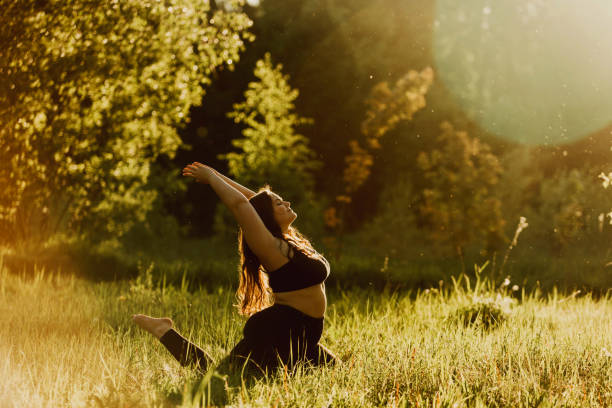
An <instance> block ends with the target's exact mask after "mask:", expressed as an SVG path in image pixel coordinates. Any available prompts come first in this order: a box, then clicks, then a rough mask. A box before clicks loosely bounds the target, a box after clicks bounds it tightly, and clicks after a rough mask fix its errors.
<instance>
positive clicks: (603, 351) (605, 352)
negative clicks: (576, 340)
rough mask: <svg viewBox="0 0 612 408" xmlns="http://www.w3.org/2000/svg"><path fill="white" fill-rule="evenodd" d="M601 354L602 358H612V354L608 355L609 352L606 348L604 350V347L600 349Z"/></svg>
mask: <svg viewBox="0 0 612 408" xmlns="http://www.w3.org/2000/svg"><path fill="white" fill-rule="evenodd" d="M601 354H603V355H604V357H612V353H610V352H609V351H608V349H607V348H605V347H602V348H601Z"/></svg>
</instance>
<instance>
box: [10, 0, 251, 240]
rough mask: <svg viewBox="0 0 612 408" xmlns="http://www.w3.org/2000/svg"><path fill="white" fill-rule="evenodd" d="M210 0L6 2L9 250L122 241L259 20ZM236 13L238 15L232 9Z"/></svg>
mask: <svg viewBox="0 0 612 408" xmlns="http://www.w3.org/2000/svg"><path fill="white" fill-rule="evenodd" d="M232 4H233V5H234V7H233V8H231V7H230V8H227V7H226V8H225V10H212V9H211V8H210V6H209V2H208V1H206V0H170V1H166V2H159V1H153V0H125V1H114V0H108V1H103V2H94V3H92V2H89V1H85V0H74V1H71V2H64V1H60V0H45V1H34V0H26V1H20V2H13V1H7V0H0V8H2V10H3V14H2V17H0V19H1V20H0V43H2V44H3V47H2V49H0V77H1V80H0V184H1V185H2V186H3V188H2V190H0V241H3V242H5V243H12V244H13V245H17V244H19V243H22V244H23V243H32V240H33V238H35V237H38V238H39V239H40V241H44V240H45V239H47V238H48V237H49V236H51V235H53V234H54V233H55V232H57V231H64V232H66V231H72V232H73V233H79V234H86V235H89V236H103V235H105V234H113V235H121V234H122V233H124V232H126V231H127V230H128V229H129V228H130V226H131V225H132V224H133V223H134V222H135V221H137V220H142V219H143V218H144V216H145V214H146V212H147V210H148V208H149V207H150V206H151V203H152V201H153V200H154V198H155V196H156V192H155V191H152V190H148V189H147V187H146V186H147V181H148V178H149V174H150V166H151V163H153V162H154V161H155V160H156V158H158V157H160V156H162V155H163V156H167V157H170V158H171V157H173V155H174V153H175V151H176V150H177V148H178V147H179V146H180V145H181V140H180V139H179V137H178V136H177V133H176V128H177V126H179V125H180V124H182V123H184V122H185V120H186V118H187V115H188V113H189V108H190V107H191V106H193V105H197V104H199V103H200V102H201V99H202V96H203V93H204V90H203V87H202V86H203V85H207V84H209V83H210V81H211V79H210V78H211V75H212V74H213V73H214V71H215V70H217V69H220V68H221V67H223V66H228V67H229V68H230V69H231V68H232V66H233V63H234V61H236V60H237V59H238V57H239V52H240V51H241V50H242V49H243V48H244V41H245V40H250V39H251V35H250V34H249V33H248V31H247V30H248V27H250V25H251V20H250V19H249V18H248V17H247V16H246V15H245V14H243V13H242V12H241V11H240V5H241V2H239V1H236V2H233V3H232ZM226 10H234V11H226Z"/></svg>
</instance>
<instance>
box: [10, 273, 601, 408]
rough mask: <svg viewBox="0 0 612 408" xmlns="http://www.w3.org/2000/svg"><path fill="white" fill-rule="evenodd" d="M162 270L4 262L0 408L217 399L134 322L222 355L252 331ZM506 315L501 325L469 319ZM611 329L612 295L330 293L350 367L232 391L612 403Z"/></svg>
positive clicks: (205, 293) (227, 307) (488, 402)
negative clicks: (153, 324)
mask: <svg viewBox="0 0 612 408" xmlns="http://www.w3.org/2000/svg"><path fill="white" fill-rule="evenodd" d="M153 276H154V274H153V271H152V270H151V269H150V268H141V270H140V272H139V276H138V278H136V279H134V280H131V281H124V282H102V283H91V282H87V281H83V280H79V279H76V278H71V277H69V276H65V275H62V276H60V275H58V274H54V273H50V272H47V271H44V270H37V271H36V273H35V274H34V275H33V276H32V275H30V276H27V277H26V276H19V275H14V274H9V273H8V272H7V269H6V268H4V267H3V266H1V265H0V311H1V312H2V313H1V314H0V378H2V381H0V406H2V407H25V406H27V407H39V406H40V407H42V406H45V407H47V406H53V407H61V406H74V407H81V406H82V407H90V406H100V407H114V406H121V407H126V406H127V407H129V406H135V407H136V406H144V407H159V406H182V407H192V406H202V405H206V403H207V402H209V403H213V402H214V401H215V400H214V398H216V397H215V394H214V392H217V391H215V390H213V392H212V393H211V392H209V390H210V387H209V385H210V383H214V381H213V380H215V378H217V377H210V376H208V377H204V378H203V380H202V378H200V377H199V376H198V375H197V373H196V372H195V371H194V370H192V369H189V368H182V367H180V366H179V365H178V363H177V362H176V361H175V360H174V359H173V358H172V357H171V356H170V354H169V353H168V352H167V351H165V349H164V348H163V346H161V344H159V343H158V342H157V340H155V339H154V338H153V337H152V336H150V335H148V334H146V333H145V332H143V331H141V330H139V329H137V328H136V327H135V326H134V325H133V324H132V323H131V320H130V316H131V314H132V313H148V314H152V315H156V316H162V315H163V316H171V317H172V318H173V320H174V321H175V324H176V326H177V329H178V330H179V331H180V332H181V333H182V334H184V335H186V336H187V337H190V338H191V339H193V340H194V341H195V342H196V343H198V344H199V345H201V346H202V347H203V348H204V349H205V350H206V351H208V352H209V353H210V354H211V355H212V357H213V358H214V359H216V360H220V359H222V358H223V356H224V355H225V354H226V353H227V352H228V351H229V350H230V349H231V347H232V346H233V345H234V344H235V342H237V341H238V340H239V338H240V331H241V328H242V325H243V324H244V320H243V319H242V318H241V317H239V316H238V315H237V314H236V313H235V311H234V309H233V308H232V303H233V301H234V299H233V293H232V292H231V291H230V290H228V289H226V288H223V287H220V288H218V289H216V290H211V289H206V288H201V289H195V288H192V289H191V290H188V289H189V285H187V283H186V282H183V284H182V285H180V284H177V285H167V284H164V282H163V281H158V280H156V279H154V278H153ZM483 305H486V306H487V307H482V306H483ZM497 306H499V308H496V307H497ZM498 312H499V313H500V315H497V316H502V315H503V317H504V318H503V319H501V318H498V319H496V320H495V321H496V322H497V323H496V324H494V325H491V326H486V325H485V324H484V323H483V322H484V320H483V319H480V320H479V319H469V318H468V319H462V318H460V317H461V316H462V314H464V313H470V314H474V313H476V315H480V317H482V315H483V314H485V313H498ZM458 317H459V318H458ZM611 322H612V302H611V299H610V295H609V293H608V294H607V295H605V296H601V297H599V298H597V299H593V298H592V297H591V296H590V295H589V294H576V293H574V294H564V293H560V292H551V294H550V295H546V296H544V295H542V294H541V293H540V292H538V291H533V292H530V293H526V292H525V291H524V290H518V291H512V290H511V285H504V286H502V287H496V286H494V285H493V284H492V283H491V282H490V281H488V280H486V279H477V280H474V279H471V280H470V279H468V278H466V277H460V278H457V279H455V281H454V284H452V285H445V286H441V287H437V288H431V289H429V290H425V291H419V292H417V293H412V294H410V293H403V294H402V293H398V292H392V291H389V290H386V291H383V292H377V291H372V290H364V289H353V290H350V291H337V292H334V291H332V292H331V293H329V308H328V312H327V319H326V329H325V333H324V338H323V342H324V343H325V344H326V345H327V346H328V347H330V348H331V349H332V350H334V351H335V352H336V353H337V354H338V355H339V356H340V357H341V358H342V360H343V363H342V364H339V365H336V366H334V367H326V368H318V369H312V370H308V369H298V370H297V371H296V372H295V373H294V374H292V375H291V374H287V373H285V372H284V371H283V370H279V372H278V373H277V375H274V376H270V377H266V378H262V379H258V380H255V381H253V382H250V383H249V382H240V381H229V382H228V386H229V389H228V390H227V391H226V390H222V391H223V392H224V393H226V398H227V400H226V402H228V403H229V404H230V405H231V406H235V407H273V406H277V407H289V406H300V407H321V406H324V407H329V406H333V407H369V406H376V407H379V406H382V407H402V406H408V407H413V406H414V407H417V406H418V407H485V406H497V407H533V406H541V407H551V406H559V407H563V406H568V407H607V406H612V383H611V381H610V378H612V354H611V352H612V330H611ZM211 374H212V372H211ZM209 380H210V381H209ZM221 382H222V383H223V381H221ZM217 397H218V396H217ZM209 398H213V402H211V401H210V399H209ZM214 403H218V402H214Z"/></svg>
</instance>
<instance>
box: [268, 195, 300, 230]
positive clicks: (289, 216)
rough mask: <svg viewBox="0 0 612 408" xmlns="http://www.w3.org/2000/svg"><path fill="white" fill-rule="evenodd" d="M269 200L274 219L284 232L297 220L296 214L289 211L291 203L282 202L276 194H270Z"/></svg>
mask: <svg viewBox="0 0 612 408" xmlns="http://www.w3.org/2000/svg"><path fill="white" fill-rule="evenodd" d="M270 198H271V199H272V209H273V210H274V219H275V220H276V222H277V223H278V225H279V226H280V227H281V230H282V231H283V232H285V231H287V228H289V226H290V225H291V223H292V222H293V221H294V220H295V219H296V218H297V214H296V213H295V211H293V210H292V209H291V203H290V202H289V201H283V199H282V198H281V197H280V196H279V195H278V194H275V193H272V192H271V193H270Z"/></svg>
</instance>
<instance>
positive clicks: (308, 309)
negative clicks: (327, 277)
mask: <svg viewBox="0 0 612 408" xmlns="http://www.w3.org/2000/svg"><path fill="white" fill-rule="evenodd" d="M274 303H277V304H279V305H287V306H291V307H292V308H294V309H297V310H299V311H300V312H302V313H304V314H307V315H308V316H311V317H316V318H319V317H323V315H325V308H326V307H327V298H326V297H325V284H319V285H314V286H309V287H307V288H304V289H299V290H292V291H289V292H280V293H274Z"/></svg>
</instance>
